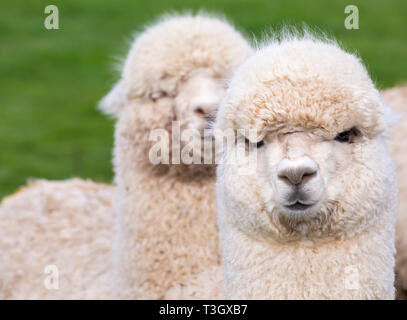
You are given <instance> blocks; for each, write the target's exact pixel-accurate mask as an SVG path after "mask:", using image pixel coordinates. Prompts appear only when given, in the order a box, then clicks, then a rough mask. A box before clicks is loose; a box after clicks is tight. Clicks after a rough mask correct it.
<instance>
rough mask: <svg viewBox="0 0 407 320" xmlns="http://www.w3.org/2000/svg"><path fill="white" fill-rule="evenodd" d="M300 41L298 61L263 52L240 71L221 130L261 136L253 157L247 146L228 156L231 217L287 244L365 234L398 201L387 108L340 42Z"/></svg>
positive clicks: (222, 172) (222, 195) (225, 185)
mask: <svg viewBox="0 0 407 320" xmlns="http://www.w3.org/2000/svg"><path fill="white" fill-rule="evenodd" d="M298 42H299V43H298V44H297V46H296V47H295V48H290V50H289V51H288V52H290V54H292V52H295V53H296V54H298V55H299V56H297V57H293V59H295V60H290V59H286V57H287V54H286V53H285V52H284V50H282V48H281V47H280V48H279V47H277V48H273V50H272V53H271V52H269V51H267V49H263V51H262V50H261V51H260V52H259V53H258V54H257V57H256V55H255V56H254V57H253V58H252V59H250V60H249V61H248V62H247V63H246V64H245V65H244V66H243V67H242V68H241V69H240V70H239V71H238V72H237V74H236V76H235V78H234V79H233V80H232V83H231V86H230V88H229V90H228V93H227V95H226V97H225V99H224V101H223V102H222V106H221V109H220V111H219V115H218V119H217V126H216V127H217V129H223V130H225V129H233V130H238V129H241V128H244V129H251V130H255V131H256V132H257V135H254V136H253V135H252V136H249V135H246V136H245V137H243V138H244V139H245V141H246V146H245V148H246V152H238V149H239V145H238V144H236V145H232V146H230V145H229V146H228V147H227V148H226V150H224V154H223V160H222V164H221V165H219V166H218V174H217V176H218V183H217V189H218V196H219V203H220V207H221V210H220V211H222V212H226V213H225V217H222V219H227V220H228V221H229V222H230V223H232V224H234V225H235V226H236V227H238V228H239V229H241V230H243V231H245V232H246V233H249V234H251V235H252V236H254V237H266V238H269V239H274V240H278V241H293V240H316V239H325V240H326V239H331V238H332V237H336V236H340V235H345V234H349V233H355V232H360V231H362V230H364V229H365V228H366V227H368V226H369V225H371V224H373V223H374V222H375V218H376V217H377V216H378V215H379V214H381V213H382V212H383V211H385V210H384V209H385V208H386V206H389V205H390V203H393V202H392V201H390V200H392V199H393V198H394V194H395V188H394V186H395V174H394V170H393V166H392V163H391V160H390V157H389V155H388V152H387V149H386V145H385V142H384V138H383V135H382V134H381V132H382V131H383V128H382V127H381V124H383V122H384V121H385V120H384V114H385V106H384V105H383V104H382V102H381V100H380V98H379V96H378V94H376V90H375V88H374V87H373V85H372V83H371V81H370V79H369V78H368V77H367V76H366V73H365V71H364V69H363V67H362V66H361V65H360V63H359V62H358V61H357V60H356V59H354V58H353V57H351V56H349V55H347V54H346V53H344V52H343V51H341V50H340V49H338V48H336V47H335V48H332V45H323V44H321V43H307V44H304V43H302V42H301V41H298ZM283 49H284V48H283ZM294 49H295V50H294ZM302 49H303V50H302ZM279 50H280V51H283V52H278V51H279ZM276 52H277V53H276ZM275 54H276V55H277V56H274V58H275V60H276V61H273V55H275ZM280 54H281V56H280ZM264 55H266V56H268V59H267V60H263V58H264ZM281 57H283V58H281ZM352 58H353V59H352ZM330 60H332V65H331V64H329V63H328V65H326V66H325V65H324V66H322V67H321V63H319V64H314V63H316V62H317V61H324V62H323V63H322V64H325V63H327V61H328V62H329V61H330ZM266 61H267V62H266ZM299 61H300V62H299ZM259 62H262V63H259ZM263 63H264V64H263ZM270 63H271V65H270ZM338 64H339V66H338ZM348 64H351V69H353V74H350V73H349V74H348V73H347V69H348V68H349V66H348ZM312 66H314V67H312ZM301 72H302V74H301ZM336 72H337V73H336ZM347 77H349V79H347ZM351 79H353V82H350V80H351ZM243 138H242V139H243ZM253 152H256V157H253V156H252V155H251V153H253ZM253 159H255V160H253ZM236 160H237V161H236ZM222 208H225V210H222ZM222 219H221V220H222Z"/></svg>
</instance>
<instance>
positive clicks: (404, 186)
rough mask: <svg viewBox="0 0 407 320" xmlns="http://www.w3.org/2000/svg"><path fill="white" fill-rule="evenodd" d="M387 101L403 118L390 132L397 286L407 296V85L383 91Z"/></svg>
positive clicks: (400, 295)
mask: <svg viewBox="0 0 407 320" xmlns="http://www.w3.org/2000/svg"><path fill="white" fill-rule="evenodd" d="M383 97H384V99H385V101H386V102H387V103H388V104H389V105H390V106H391V107H392V108H393V109H394V110H395V111H396V112H398V113H400V114H401V115H402V116H403V118H402V119H401V122H400V123H398V124H397V126H395V128H394V129H392V131H391V132H390V134H391V138H392V139H391V141H390V153H391V155H392V158H393V160H394V163H395V167H396V172H397V177H398V192H399V201H398V213H397V222H396V250H397V254H396V274H397V277H396V278H397V282H396V287H397V291H398V297H399V298H404V299H406V298H407V179H406V178H407V166H406V155H407V143H406V139H405V138H406V137H407V122H406V120H407V118H406V116H407V87H406V86H404V87H399V88H393V89H389V90H386V91H384V92H383Z"/></svg>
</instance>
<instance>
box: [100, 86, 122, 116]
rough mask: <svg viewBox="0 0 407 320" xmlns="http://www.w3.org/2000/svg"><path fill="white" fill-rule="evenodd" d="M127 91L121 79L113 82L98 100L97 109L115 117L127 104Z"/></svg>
mask: <svg viewBox="0 0 407 320" xmlns="http://www.w3.org/2000/svg"><path fill="white" fill-rule="evenodd" d="M128 102H129V99H128V92H127V90H126V87H125V86H124V83H123V81H122V80H120V81H119V82H118V83H116V84H115V86H114V87H113V88H112V90H110V92H109V93H108V94H107V95H106V96H105V97H104V98H103V99H102V100H101V101H100V102H99V106H98V108H99V110H101V111H102V112H103V113H104V114H107V115H111V116H113V117H115V118H118V117H119V116H120V113H121V112H122V110H123V109H124V107H125V106H126V105H127V104H128Z"/></svg>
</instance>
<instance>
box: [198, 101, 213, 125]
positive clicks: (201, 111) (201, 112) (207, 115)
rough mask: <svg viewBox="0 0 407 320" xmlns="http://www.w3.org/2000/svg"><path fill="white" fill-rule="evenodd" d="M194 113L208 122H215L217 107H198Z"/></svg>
mask: <svg viewBox="0 0 407 320" xmlns="http://www.w3.org/2000/svg"><path fill="white" fill-rule="evenodd" d="M194 113H195V114H196V115H197V116H198V117H200V118H203V119H205V120H206V121H214V120H215V113H216V105H215V104H211V105H203V104H201V105H198V106H196V107H195V108H194Z"/></svg>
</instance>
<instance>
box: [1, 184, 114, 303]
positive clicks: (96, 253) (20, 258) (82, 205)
mask: <svg viewBox="0 0 407 320" xmlns="http://www.w3.org/2000/svg"><path fill="white" fill-rule="evenodd" d="M113 198H114V187H113V186H109V185H104V184H96V183H93V182H91V181H84V180H79V179H72V180H67V181H60V182H53V181H42V180H41V181H38V182H36V183H33V184H30V185H28V186H26V187H24V188H23V189H21V191H20V192H19V193H17V194H14V195H12V196H9V197H7V198H5V199H4V200H3V202H2V203H1V206H0V248H1V254H0V299H101V298H109V297H112V296H111V290H110V285H111V268H112V266H111V264H110V256H111V248H112V244H113V227H112V226H113V220H114V211H113V210H112V202H113ZM48 266H52V267H51V269H47V267H48ZM53 266H55V267H57V268H58V275H57V274H56V273H54V270H55V269H53V268H54V267H53ZM54 276H57V277H58V278H59V281H58V282H59V283H58V285H59V287H58V289H56V290H54V289H47V287H46V284H47V282H48V280H47V279H52V278H54ZM48 288H50V287H49V286H48ZM51 288H52V287H51ZM53 288H56V287H53Z"/></svg>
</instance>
